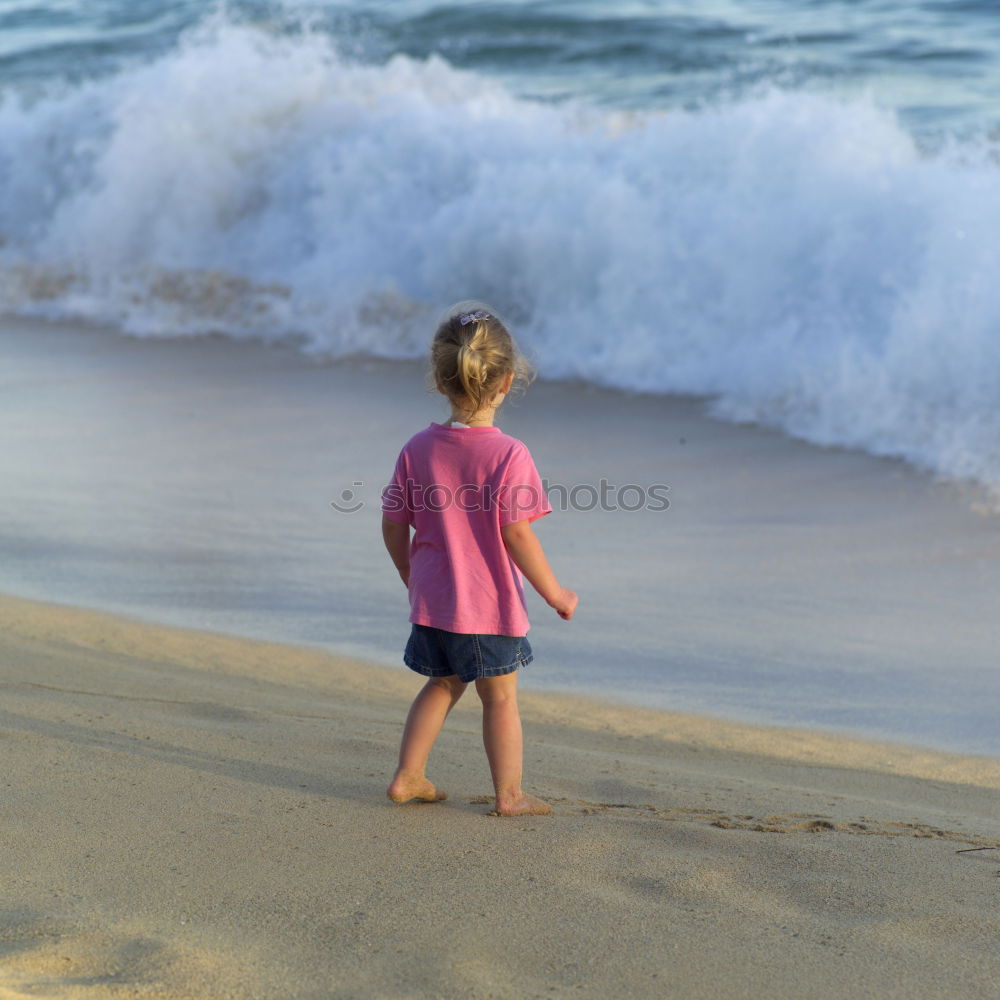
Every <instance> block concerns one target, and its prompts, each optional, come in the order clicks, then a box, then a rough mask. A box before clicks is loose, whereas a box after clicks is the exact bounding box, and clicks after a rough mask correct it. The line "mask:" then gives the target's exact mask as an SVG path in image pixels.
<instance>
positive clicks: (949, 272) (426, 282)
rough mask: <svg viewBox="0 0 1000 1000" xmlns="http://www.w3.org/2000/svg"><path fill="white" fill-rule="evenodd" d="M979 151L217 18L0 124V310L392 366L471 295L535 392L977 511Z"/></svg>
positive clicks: (789, 104)
mask: <svg viewBox="0 0 1000 1000" xmlns="http://www.w3.org/2000/svg"><path fill="white" fill-rule="evenodd" d="M996 153H997V150H996V148H995V147H991V146H990V145H989V144H988V143H987V142H986V141H985V140H983V141H980V142H966V143H964V144H958V143H953V144H952V145H950V146H948V147H946V148H944V149H943V150H940V151H938V152H936V153H935V154H933V155H928V154H926V153H921V152H920V151H919V150H918V149H917V147H916V145H915V143H914V141H913V139H912V137H911V136H910V135H909V134H908V133H907V132H906V131H905V130H904V129H903V128H902V127H901V126H900V124H899V123H898V121H897V119H896V118H895V117H894V115H893V114H891V113H889V112H886V111H884V110H881V109H879V108H878V107H876V106H875V105H874V104H873V102H871V101H859V100H852V101H838V100H834V99H832V98H829V97H822V96H819V95H816V94H811V93H807V92H801V91H799V92H793V91H774V92H770V93H761V94H759V95H757V96H755V97H743V98H741V99H739V100H734V101H732V102H730V103H718V104H716V105H714V106H712V107H706V108H702V109H699V110H697V111H673V112H664V113H655V114H654V113H647V114H639V113H635V114H625V113H613V112H608V111H606V110H600V109H596V108H592V107H587V106H585V105H582V104H569V105H560V106H556V105H551V104H543V103H538V102H532V101H528V100H524V99H519V98H516V97H514V96H512V95H511V94H510V93H509V92H508V91H507V90H505V89H504V88H503V87H502V86H501V85H500V84H499V83H497V82H495V81H493V80H490V79H489V78H486V77H484V76H482V75H478V74H476V73H473V72H469V71H459V70H456V69H454V68H453V67H451V66H449V65H448V64H447V63H445V62H444V61H443V60H441V59H439V58H434V57H432V58H430V59H427V60H414V59H410V58H406V57H402V56H396V57H394V58H392V59H390V60H388V61H387V62H385V63H383V64H380V65H372V64H362V63H358V62H353V61H351V60H348V59H345V58H343V57H342V56H340V55H338V53H337V51H336V49H335V46H334V45H333V44H332V43H331V41H330V40H329V39H328V38H325V37H323V36H321V35H319V34H315V35H310V34H308V33H305V34H298V35H285V36H283V37H274V36H271V35H268V34H267V33H265V32H264V31H262V30H260V29H257V28H252V27H245V26H244V27H240V26H235V25H232V24H226V23H224V22H221V21H219V20H215V21H213V22H212V23H211V24H210V25H208V26H206V27H203V28H201V29H198V30H196V31H194V32H191V33H189V34H187V35H186V36H185V37H184V38H183V39H182V41H181V43H180V44H179V45H178V47H177V48H176V49H174V50H173V51H171V52H170V53H169V54H167V55H166V56H164V57H162V58H160V59H158V60H156V61H155V62H152V63H150V64H147V65H143V66H132V67H130V68H124V69H122V70H121V71H120V72H118V73H116V74H114V75H110V76H105V77H103V78H101V79H97V80H91V81H89V82H83V83H75V84H72V85H71V84H64V85H63V86H62V87H61V88H59V89H56V88H52V89H50V90H49V92H48V93H47V94H46V95H44V96H42V97H38V98H36V99H34V100H32V101H31V102H22V101H19V100H17V99H15V98H14V97H13V96H7V98H6V99H5V100H4V102H3V103H2V104H0V192H2V193H0V240H2V248H0V262H2V264H3V274H2V283H0V295H2V306H3V308H4V309H5V310H6V311H7V312H19V313H32V314H38V315H44V316H49V317H60V318H62V317H83V318H86V319H90V320H96V321H100V322H107V323H113V324H117V325H118V326H120V327H121V328H122V329H124V330H126V331H128V332H130V333H133V334H137V335H142V336H155V335H170V336H176V335H179V334H200V333H204V332H209V331H213V332H223V333H226V334H229V335H231V336H234V337H245V336H250V337H257V338H268V339H270V338H275V339H277V338H295V339H296V340H297V341H298V342H300V343H301V344H302V345H303V347H304V349H306V350H308V351H311V352H314V353H316V354H319V355H323V356H329V357H338V356H343V355H346V354H357V353H366V354H373V355H380V356H386V357H414V356H419V355H421V354H422V353H423V351H424V350H425V348H426V341H427V338H428V335H429V332H430V328H431V325H432V323H433V320H434V318H435V317H436V315H437V310H438V309H439V307H440V306H441V305H442V304H444V303H447V302H450V301H454V300H456V299H460V298H465V297H468V296H470V295H472V296H476V297H479V298H483V299H486V300H487V301H491V302H494V303H495V304H496V306H497V307H498V308H499V309H500V310H501V311H503V312H504V313H505V314H506V315H507V316H509V317H510V318H511V319H512V320H513V322H514V324H515V327H516V330H517V333H518V335H519V339H520V340H521V341H522V342H523V343H524V345H525V346H526V347H527V348H528V349H529V350H530V351H531V353H532V354H533V355H534V356H535V358H536V361H537V363H538V365H539V368H540V371H541V373H542V375H543V376H547V377H551V378H580V379H585V380H590V381H593V382H596V383H600V384H604V385H609V386H616V387H620V388H624V389H629V390H638V391H644V392H664V393H690V394H699V395H706V396H709V397H711V398H712V399H713V400H714V403H713V408H714V412H715V413H717V414H718V415H720V416H724V417H726V418H728V419H734V420H743V421H757V422H761V423H765V424H768V425H772V426H776V427H780V428H783V429H784V430H786V431H787V432H789V433H791V434H794V435H797V436H799V437H802V438H805V439H807V440H810V441H814V442H819V443H822V444H830V445H844V446H849V447H856V448H861V449H864V450H867V451H869V452H872V453H875V454H879V455H893V456H899V457H902V458H905V459H907V460H908V461H910V462H913V463H915V464H916V465H918V466H921V467H924V468H927V469H931V470H933V471H935V472H936V473H938V474H940V475H943V476H946V477H954V478H960V479H964V478H967V479H973V480H976V481H978V482H980V483H984V484H986V485H987V486H989V487H991V488H993V489H994V490H997V491H1000V408H998V407H997V406H996V401H997V399H998V398H1000V352H998V351H997V343H998V339H1000V338H998V333H1000V329H998V327H1000V282H997V280H996V277H995V276H996V275H997V274H1000V242H998V241H997V239H996V233H997V232H1000V184H998V183H997V181H998V169H997V159H996Z"/></svg>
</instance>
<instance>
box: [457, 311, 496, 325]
mask: <svg viewBox="0 0 1000 1000" xmlns="http://www.w3.org/2000/svg"><path fill="white" fill-rule="evenodd" d="M489 318H490V314H489V313H488V312H486V310H485V309H477V310H476V311H475V312H471V313H459V314H458V322H459V323H461V324H462V326H468V325H469V324H470V323H472V322H474V321H475V320H477V319H489Z"/></svg>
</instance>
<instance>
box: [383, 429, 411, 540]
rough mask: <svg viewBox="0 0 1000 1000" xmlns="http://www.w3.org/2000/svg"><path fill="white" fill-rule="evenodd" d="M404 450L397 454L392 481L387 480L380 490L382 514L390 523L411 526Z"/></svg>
mask: <svg viewBox="0 0 1000 1000" xmlns="http://www.w3.org/2000/svg"><path fill="white" fill-rule="evenodd" d="M407 465H408V463H407V460H406V449H405V448H404V449H403V450H402V451H401V452H400V453H399V458H397V459H396V468H395V469H394V470H393V473H392V479H390V480H389V482H388V484H387V485H386V487H385V489H383V490H382V513H383V515H384V516H385V517H387V518H388V519H389V520H390V521H396V522H397V523H399V524H410V525H412V524H413V505H412V504H410V503H408V496H407V492H406V490H407V482H408V476H407V474H406V469H407Z"/></svg>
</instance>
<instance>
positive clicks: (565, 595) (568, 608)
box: [549, 587, 580, 622]
mask: <svg viewBox="0 0 1000 1000" xmlns="http://www.w3.org/2000/svg"><path fill="white" fill-rule="evenodd" d="M579 603H580V598H579V597H577V596H576V594H574V593H573V591H572V590H567V589H566V588H565V587H563V588H562V590H561V591H560V592H559V596H558V597H557V598H556V599H555V600H554V601H549V606H550V607H552V608H554V609H555V612H556V614H557V615H559V617H560V618H562V619H563V621H567V622H568V621H569V620H570V618H572V617H573V614H574V613H575V611H576V606H577V605H578V604H579Z"/></svg>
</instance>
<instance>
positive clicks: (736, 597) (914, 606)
mask: <svg viewBox="0 0 1000 1000" xmlns="http://www.w3.org/2000/svg"><path fill="white" fill-rule="evenodd" d="M0 335H2V337H3V341H4V346H5V349H6V353H7V358H8V361H9V365H8V368H7V369H6V371H5V376H6V380H5V390H6V391H5V393H4V396H3V399H2V405H0V477H2V478H3V480H4V483H5V487H6V489H5V495H4V496H3V497H2V498H0V547H2V551H3V555H4V558H3V560H2V569H0V592H2V591H7V592H10V593H13V594H20V595H21V596H24V597H27V598H34V599H38V600H52V601H55V602H61V603H65V604H70V605H77V606H80V607H94V608H104V609H106V610H111V611H114V612H118V613H123V614H131V615H135V616H138V617H139V618H143V619H145V620H148V621H154V622H155V621H162V622H165V623H168V624H174V625H179V626H182V627H195V628H204V629H210V630H214V631H217V632H221V633H228V634H233V635H250V636H252V637H257V638H265V639H274V640H277V641H282V642H291V643H306V644H309V645H316V646H322V647H324V648H328V649H337V650H340V651H342V652H345V653H347V654H349V655H352V656H357V657H358V658H359V659H363V660H366V661H371V662H378V663H383V664H385V665H395V664H396V663H398V656H397V648H398V649H401V648H402V644H403V642H404V641H405V621H406V605H405V595H404V594H403V593H402V591H401V589H400V588H399V587H398V581H397V580H396V579H395V575H394V574H393V573H392V572H391V571H390V569H389V568H388V563H387V561H386V557H385V554H384V552H383V550H382V547H381V541H380V539H379V537H378V526H377V520H378V518H377V511H376V510H375V508H376V506H377V496H378V488H380V486H381V485H382V484H383V483H384V481H385V479H386V477H387V476H388V474H389V470H391V468H392V465H393V462H394V461H395V456H396V453H397V450H398V448H399V446H400V445H401V443H402V442H403V441H405V440H406V439H407V437H408V436H409V435H410V434H412V433H413V432H414V431H415V430H417V429H419V428H420V427H422V426H426V425H427V423H429V422H431V421H434V420H437V419H439V418H440V412H439V410H440V406H439V404H438V400H437V397H435V396H434V395H433V394H430V393H428V392H427V391H426V387H425V382H424V377H423V368H422V366H421V365H420V364H418V363H409V364H406V363H401V362H388V361H377V360H376V361H365V362H362V361H357V360H356V361H353V362H350V363H338V364H332V363H326V362H318V361H317V360H316V359H313V358H308V357H305V356H303V355H301V354H300V353H299V352H297V351H296V350H295V349H294V348H293V347H289V346H288V345H282V346H275V345H265V344H261V343H259V342H248V343H244V342H239V341H235V340H232V339H230V338H224V337H215V338H194V339H184V338H169V339H157V338H136V337H128V336H123V335H121V334H119V333H116V332H113V331H109V330H95V329H91V328H87V327H78V326H72V325H66V324H63V325H52V324H47V323H43V322H40V321H32V322H26V321H13V320H5V321H4V322H3V323H2V324H0ZM373 399H374V400H377V401H378V405H375V406H373V405H372V400H373ZM702 405H703V404H702V402H700V401H698V400H693V399H690V398H680V397H678V398H673V397H657V396H642V395H630V394H623V393H619V392H616V391H614V390H608V389H600V388H597V387H593V386H584V385H579V384H564V383H538V384H536V385H535V386H533V387H532V388H531V390H530V392H529V393H528V395H527V396H526V397H525V398H524V399H520V400H517V401H516V404H515V405H513V406H512V407H511V408H510V409H509V411H508V410H506V409H505V412H504V413H503V415H502V416H503V419H502V421H501V424H502V427H503V429H504V430H506V431H507V432H508V433H512V434H513V435H514V436H516V437H520V438H521V439H522V440H524V441H525V442H526V443H528V444H529V447H530V448H531V449H532V453H533V455H534V457H535V460H536V464H537V465H538V468H539V470H540V471H541V472H542V474H543V477H544V478H545V479H546V480H548V481H549V482H550V483H556V484H562V485H563V486H564V487H569V486H570V485H571V484H592V485H593V484H597V483H599V482H604V481H607V482H609V483H615V484H619V485H621V484H624V483H635V484H640V485H642V486H643V487H646V486H648V485H649V484H651V483H660V484H666V485H668V486H669V497H670V506H669V508H668V509H667V510H665V511H660V512H656V511H653V510H648V509H643V510H639V511H636V512H629V513H624V512H622V511H618V512H613V511H603V510H582V509H581V510H577V509H568V510H559V511H557V512H556V513H555V514H553V515H552V516H551V517H549V518H546V519H545V521H544V522H543V524H542V525H541V527H540V532H541V533H542V535H543V536H544V542H545V545H546V549H547V551H551V558H552V559H553V561H554V565H555V566H556V568H557V571H558V573H559V575H560V579H563V578H565V581H566V583H567V585H570V586H572V588H573V589H574V590H576V591H577V592H578V593H580V595H581V600H582V602H583V604H582V611H581V613H580V614H578V615H577V616H576V618H575V619H574V621H573V623H571V625H570V626H569V627H565V623H562V622H558V621H553V620H552V619H553V617H554V616H552V615H551V612H550V611H549V609H547V608H545V607H544V606H542V605H541V604H540V602H537V601H535V600H534V596H535V595H534V594H531V593H529V594H528V605H529V617H530V619H531V622H532V633H531V635H532V641H533V643H537V649H538V651H539V653H540V654H543V656H540V660H539V669H537V670H530V671H529V672H528V674H527V675H526V678H525V687H527V688H536V687H537V688H539V689H546V690H551V691H565V692H569V693H576V694H581V695H582V694H587V695H589V696H590V697H594V698H607V699H610V700H613V701H615V702H616V703H621V704H623V705H625V704H634V705H640V706H649V707H653V708H659V709H664V710H667V711H681V712H688V713H692V714H695V715H705V716H712V717H717V718H728V719H734V720H742V721H744V722H746V723H748V724H755V723H759V724H762V725H765V726H767V725H775V726H786V727H791V728H798V729H811V728H814V729H820V730H827V731H832V732H842V733H845V734H847V735H853V736H855V737H858V738H861V739H866V738H867V739H874V740H879V739H884V740H887V741H888V742H890V743H894V744H901V745H918V746H921V745H922V746H927V747H937V748H939V749H944V750H950V751H953V752H957V753H971V754H979V755H987V756H1000V744H998V743H997V737H996V726H995V718H994V717H993V715H992V714H991V713H990V711H989V706H990V704H991V703H993V702H994V701H995V698H997V697H1000V671H997V670H996V669H995V667H993V666H991V665H992V664H993V662H994V657H993V647H994V645H995V642H994V637H993V635H992V630H991V628H990V622H991V621H992V618H993V617H994V616H995V614H994V613H995V607H994V606H993V604H994V603H995V602H994V601H992V600H991V595H992V594H994V593H996V592H998V590H1000V534H998V528H1000V521H998V520H997V519H995V518H986V517H983V516H982V515H980V514H977V513H975V511H974V510H973V509H972V508H971V507H970V506H969V500H970V497H969V496H968V495H967V494H965V495H963V494H962V492H961V490H959V489H958V488H957V487H954V486H952V485H947V484H940V483H937V482H935V481H933V480H931V479H930V477H928V476H927V475H925V474H923V473H919V472H916V471H914V470H912V469H909V468H908V467H906V466H905V465H904V464H903V463H901V462H899V461H898V460H888V459H875V458H872V457H870V456H867V455H864V454H860V453H853V452H849V451H846V450H843V449H822V448H817V447H815V446H812V445H808V444H804V443H801V442H796V441H792V440H790V439H788V438H786V437H784V436H783V435H781V434H779V433H778V432H775V431H770V430H766V429H762V428H758V427H746V426H740V425H734V424H729V423H725V422H722V421H719V420H715V419H713V418H711V417H709V416H707V415H705V414H704V413H703V412H702ZM359 484H360V490H361V492H360V493H359V496H360V498H361V499H362V500H364V501H365V505H366V506H365V509H364V510H362V511H361V512H359V513H356V514H353V515H347V514H342V513H337V512H336V511H334V510H332V509H331V504H330V501H331V499H332V498H336V497H338V496H340V495H341V494H342V492H343V490H344V489H345V488H351V489H353V488H355V487H356V486H358V485H359ZM609 667H610V669H609Z"/></svg>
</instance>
